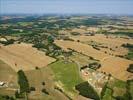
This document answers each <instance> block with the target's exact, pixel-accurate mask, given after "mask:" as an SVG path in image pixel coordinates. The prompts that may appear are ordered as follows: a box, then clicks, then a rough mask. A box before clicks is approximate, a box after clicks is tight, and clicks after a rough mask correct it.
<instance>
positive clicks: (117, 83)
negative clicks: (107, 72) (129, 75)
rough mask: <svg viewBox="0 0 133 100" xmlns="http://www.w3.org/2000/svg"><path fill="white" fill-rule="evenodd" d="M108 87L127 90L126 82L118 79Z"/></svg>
mask: <svg viewBox="0 0 133 100" xmlns="http://www.w3.org/2000/svg"><path fill="white" fill-rule="evenodd" d="M108 87H109V88H111V89H113V88H114V87H117V88H126V82H124V81H122V80H118V79H114V81H111V82H109V84H108Z"/></svg>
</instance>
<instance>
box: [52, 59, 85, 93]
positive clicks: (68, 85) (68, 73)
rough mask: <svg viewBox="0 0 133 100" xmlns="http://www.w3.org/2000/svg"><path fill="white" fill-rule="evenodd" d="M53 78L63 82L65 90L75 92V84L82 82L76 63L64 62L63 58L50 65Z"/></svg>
mask: <svg viewBox="0 0 133 100" xmlns="http://www.w3.org/2000/svg"><path fill="white" fill-rule="evenodd" d="M50 67H51V68H52V70H53V72H54V73H55V78H56V80H57V81H60V82H61V83H62V84H63V88H64V89H65V90H66V91H70V92H75V89H74V87H75V85H77V84H79V83H81V82H83V80H82V79H81V78H80V76H79V70H78V66H77V64H76V63H72V62H65V61H63V60H60V61H57V62H55V63H53V64H51V65H50Z"/></svg>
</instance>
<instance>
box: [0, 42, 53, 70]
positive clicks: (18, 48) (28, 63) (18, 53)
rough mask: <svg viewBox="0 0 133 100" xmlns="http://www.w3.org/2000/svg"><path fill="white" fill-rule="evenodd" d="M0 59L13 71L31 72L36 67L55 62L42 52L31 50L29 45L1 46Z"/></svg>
mask: <svg viewBox="0 0 133 100" xmlns="http://www.w3.org/2000/svg"><path fill="white" fill-rule="evenodd" d="M0 59H1V60H3V61H4V62H5V63H7V64H8V65H10V66H11V67H12V68H13V69H14V70H15V71H18V70H20V69H23V70H25V71H26V70H32V69H35V67H36V66H38V67H44V66H47V65H48V64H49V63H51V62H53V61H55V59H54V58H51V57H48V56H46V55H45V53H44V52H41V51H38V50H37V49H36V48H33V47H32V45H31V44H24V43H22V44H13V45H9V46H1V48H0Z"/></svg>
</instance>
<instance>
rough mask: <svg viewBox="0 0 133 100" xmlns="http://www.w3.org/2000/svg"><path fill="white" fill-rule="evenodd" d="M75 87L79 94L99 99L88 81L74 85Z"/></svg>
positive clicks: (95, 99)
mask: <svg viewBox="0 0 133 100" xmlns="http://www.w3.org/2000/svg"><path fill="white" fill-rule="evenodd" d="M75 88H76V90H78V91H79V94H80V95H82V96H84V97H87V98H91V99H94V100H100V98H99V95H98V94H97V92H96V91H95V90H94V88H93V87H92V86H91V85H90V84H89V83H88V82H83V83H80V84H78V85H76V86H75Z"/></svg>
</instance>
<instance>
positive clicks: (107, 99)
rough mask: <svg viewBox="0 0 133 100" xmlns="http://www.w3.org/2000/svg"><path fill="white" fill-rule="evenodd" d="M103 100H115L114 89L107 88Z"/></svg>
mask: <svg viewBox="0 0 133 100" xmlns="http://www.w3.org/2000/svg"><path fill="white" fill-rule="evenodd" d="M102 100H113V98H112V90H111V89H109V88H106V91H105V94H104V96H103V99H102Z"/></svg>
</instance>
